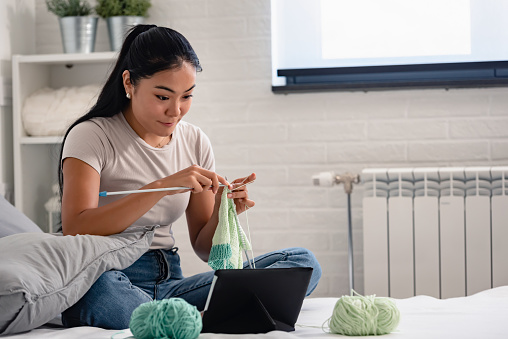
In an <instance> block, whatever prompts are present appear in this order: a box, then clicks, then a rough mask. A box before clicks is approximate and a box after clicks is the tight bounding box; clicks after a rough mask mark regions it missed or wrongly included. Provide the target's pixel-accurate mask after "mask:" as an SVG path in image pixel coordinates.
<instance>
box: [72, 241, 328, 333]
mask: <svg viewBox="0 0 508 339" xmlns="http://www.w3.org/2000/svg"><path fill="white" fill-rule="evenodd" d="M177 250H178V249H177V248H175V249H172V250H152V251H148V252H146V253H145V254H143V255H142V256H141V257H140V258H139V259H138V260H137V261H136V262H135V263H134V264H132V265H131V266H129V267H127V268H126V269H124V270H123V271H115V270H113V271H107V272H105V273H103V274H102V275H101V276H100V277H99V279H98V280H97V281H96V282H95V283H94V284H93V285H92V287H91V288H90V290H89V291H88V292H87V293H86V294H85V295H84V296H83V297H82V298H81V299H80V300H79V301H78V302H77V303H76V304H74V305H73V306H71V307H70V308H69V309H67V310H66V311H64V312H63V313H62V321H63V324H64V325H65V326H67V327H74V326H94V327H101V328H106V329H125V328H128V327H129V321H130V318H131V314H132V312H133V311H134V309H136V307H138V306H139V305H141V304H142V303H145V302H149V301H153V300H160V299H168V298H176V297H178V298H183V299H185V300H186V301H187V302H189V303H190V304H192V305H194V306H196V307H197V308H198V310H203V309H204V306H205V302H206V299H207V297H208V291H209V290H210V284H211V282H212V279H213V275H214V271H209V272H205V273H200V274H196V275H194V276H191V277H188V278H184V277H183V275H182V270H181V268H180V256H179V255H178V253H177ZM255 263H256V268H288V267H312V268H313V269H314V270H313V272H312V276H311V279H310V283H309V287H308V288H307V295H310V294H311V292H312V291H313V290H314V289H315V288H316V286H317V284H318V282H319V279H320V277H321V266H320V265H319V263H318V261H317V260H316V258H315V257H314V255H313V254H312V252H310V251H308V250H306V249H304V248H288V249H284V250H280V251H274V252H270V253H267V254H264V255H261V256H258V257H256V258H255ZM247 267H248V263H247V262H245V263H244V268H247Z"/></svg>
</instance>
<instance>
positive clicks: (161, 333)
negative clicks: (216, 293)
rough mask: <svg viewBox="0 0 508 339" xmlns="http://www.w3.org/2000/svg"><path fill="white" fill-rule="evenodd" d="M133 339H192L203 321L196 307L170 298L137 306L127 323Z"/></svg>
mask: <svg viewBox="0 0 508 339" xmlns="http://www.w3.org/2000/svg"><path fill="white" fill-rule="evenodd" d="M129 327H130V329H131V332H132V334H133V335H134V336H135V337H136V339H162V338H169V339H195V338H197V337H198V336H199V333H201V329H202V328H203V322H202V319H201V314H200V313H199V311H198V309H197V308H196V306H192V305H191V304H189V303H188V302H186V301H185V300H184V299H181V298H171V299H163V300H157V301H151V302H147V303H144V304H141V305H139V306H138V307H137V308H136V309H135V310H134V312H132V315H131V321H130V323H129Z"/></svg>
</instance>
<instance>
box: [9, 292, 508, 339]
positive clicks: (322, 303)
mask: <svg viewBox="0 0 508 339" xmlns="http://www.w3.org/2000/svg"><path fill="white" fill-rule="evenodd" d="M336 301H337V298H307V299H305V301H304V304H303V307H302V310H301V312H300V316H299V318H298V321H297V324H296V330H295V331H294V332H280V331H273V332H269V333H265V334H245V335H224V334H211V333H206V334H201V335H200V336H199V338H200V339H206V338H208V339H219V338H241V339H249V338H262V339H271V338H273V339H275V338H281V339H284V338H293V339H294V338H336V337H338V335H335V334H330V333H326V332H325V331H324V330H323V329H322V328H321V327H322V325H323V323H325V322H326V320H327V319H328V318H329V317H330V316H331V314H332V311H333V307H334V305H335V303H336ZM395 301H396V303H397V307H398V308H399V310H400V313H401V320H400V324H399V326H398V328H397V330H396V331H395V332H393V333H390V334H387V335H385V336H383V338H398V339H406V338H411V339H420V338H421V339H424V338H425V339H428V338H433V339H445V338H446V339H449V338H457V339H467V338H471V339H473V338H474V339H477V338H489V339H497V338H507V337H508V286H502V287H497V288H493V289H490V290H486V291H483V292H480V293H477V294H475V295H472V296H468V297H461V298H450V299H443V300H441V299H435V298H432V297H428V296H416V297H412V298H407V299H396V300H395ZM129 337H130V338H133V337H132V333H131V332H130V330H129V329H125V330H120V331H118V330H103V329H100V328H93V327H77V328H52V327H49V326H42V327H40V328H37V329H34V330H32V331H30V332H27V333H20V334H17V335H11V336H5V337H2V339H4V338H12V339H35V338H38V339H41V338H52V339H68V338H73V339H91V338H94V339H100V338H105V339H106V338H107V339H109V338H113V339H123V338H129Z"/></svg>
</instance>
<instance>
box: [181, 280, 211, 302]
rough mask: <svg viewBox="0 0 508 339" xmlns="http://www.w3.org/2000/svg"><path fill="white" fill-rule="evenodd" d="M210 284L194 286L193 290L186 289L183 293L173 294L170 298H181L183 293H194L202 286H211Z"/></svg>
mask: <svg viewBox="0 0 508 339" xmlns="http://www.w3.org/2000/svg"><path fill="white" fill-rule="evenodd" d="M211 284H212V282H207V283H204V284H202V285H199V286H194V287H193V288H191V289H188V290H186V291H184V292H180V293H178V294H174V295H172V298H176V297H179V296H181V295H183V294H185V293H189V292H192V291H195V290H197V289H199V288H201V287H203V286H206V285H211Z"/></svg>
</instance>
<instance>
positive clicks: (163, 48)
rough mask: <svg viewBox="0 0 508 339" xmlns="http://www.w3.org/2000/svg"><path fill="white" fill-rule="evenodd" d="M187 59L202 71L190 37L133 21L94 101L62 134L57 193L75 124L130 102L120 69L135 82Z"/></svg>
mask: <svg viewBox="0 0 508 339" xmlns="http://www.w3.org/2000/svg"><path fill="white" fill-rule="evenodd" d="M184 61H186V62H189V63H190V64H191V65H193V66H194V67H195V68H196V71H198V72H199V71H201V65H200V63H199V59H198V57H197V55H196V53H195V52H194V49H193V48H192V46H191V45H190V43H189V41H187V39H186V38H185V37H184V36H183V35H182V34H180V33H178V32H177V31H175V30H172V29H170V28H166V27H157V26H156V25H136V26H134V27H133V28H131V29H130V31H129V32H128V34H127V36H126V38H125V40H124V43H123V46H122V49H121V50H120V54H119V56H118V59H117V61H116V64H115V67H114V68H113V70H112V71H111V74H110V75H109V77H108V79H107V81H106V83H105V84H104V87H103V88H102V90H101V92H100V94H99V97H98V99H97V103H95V105H94V106H93V107H92V108H91V109H90V111H88V113H86V114H85V115H83V116H82V117H80V118H79V119H78V120H76V121H75V122H74V123H73V124H72V125H71V126H70V127H69V128H68V129H67V132H66V133H65V135H64V138H63V141H62V147H61V149H60V165H59V166H58V183H59V184H60V197H62V194H63V172H62V155H63V148H64V145H65V140H66V139H67V136H68V135H69V132H70V130H71V129H73V128H74V127H75V126H76V125H78V124H80V123H82V122H84V121H87V120H90V119H92V118H96V117H112V116H114V115H115V114H117V113H120V112H121V111H122V110H124V109H125V107H126V106H127V105H128V104H129V99H127V97H126V96H125V88H124V86H123V78H122V73H123V72H124V71H125V70H128V71H129V72H130V81H131V83H132V84H133V85H134V86H136V84H137V83H138V81H139V80H140V79H146V78H150V77H151V76H153V75H154V74H155V73H157V72H160V71H164V70H168V69H175V68H178V67H180V66H182V64H183V62H184Z"/></svg>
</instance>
